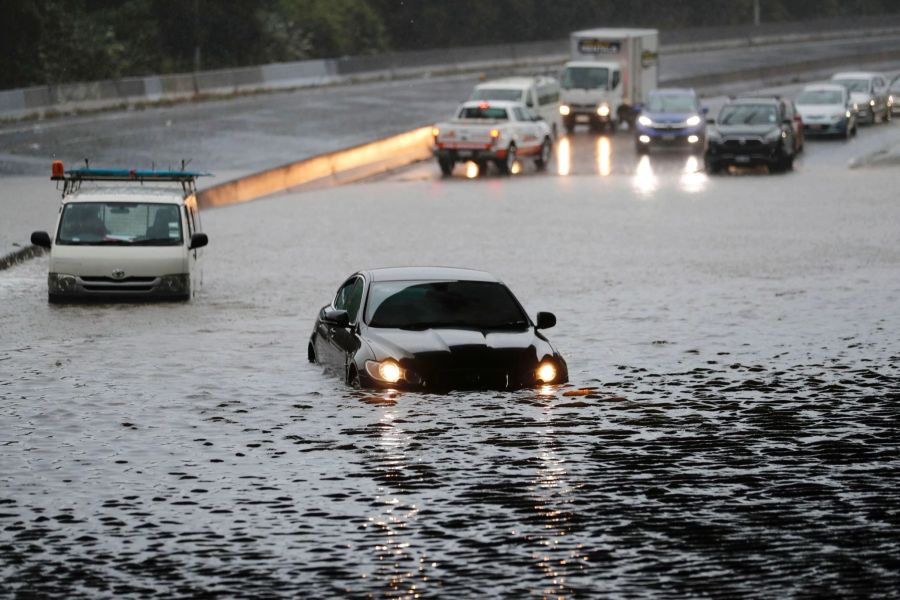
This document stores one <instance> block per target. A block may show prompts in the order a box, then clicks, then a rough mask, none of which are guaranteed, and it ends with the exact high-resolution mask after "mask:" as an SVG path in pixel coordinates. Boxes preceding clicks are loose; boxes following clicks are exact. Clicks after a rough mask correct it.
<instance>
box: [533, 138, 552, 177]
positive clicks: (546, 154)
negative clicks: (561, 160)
mask: <svg viewBox="0 0 900 600" xmlns="http://www.w3.org/2000/svg"><path fill="white" fill-rule="evenodd" d="M552 153H553V144H551V143H550V138H544V143H543V144H541V151H540V153H539V154H538V157H537V158H536V159H534V164H535V166H536V167H537V168H538V170H539V171H543V170H544V169H546V168H547V165H548V164H550V155H551V154H552Z"/></svg>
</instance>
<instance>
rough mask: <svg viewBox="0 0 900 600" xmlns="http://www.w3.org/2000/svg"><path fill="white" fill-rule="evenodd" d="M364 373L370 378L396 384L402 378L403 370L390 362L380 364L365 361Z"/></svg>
mask: <svg viewBox="0 0 900 600" xmlns="http://www.w3.org/2000/svg"><path fill="white" fill-rule="evenodd" d="M366 372H367V373H368V374H369V375H371V376H372V378H374V379H377V380H378V381H384V382H387V383H397V382H398V381H400V380H401V379H402V378H403V369H401V368H400V365H398V364H397V363H395V362H394V361H392V360H385V361H382V362H376V361H374V360H367V361H366Z"/></svg>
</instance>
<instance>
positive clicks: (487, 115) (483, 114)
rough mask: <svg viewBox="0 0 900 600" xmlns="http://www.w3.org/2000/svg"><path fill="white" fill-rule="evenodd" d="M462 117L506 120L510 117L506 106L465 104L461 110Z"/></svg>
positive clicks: (460, 116)
mask: <svg viewBox="0 0 900 600" xmlns="http://www.w3.org/2000/svg"><path fill="white" fill-rule="evenodd" d="M459 118H460V119H492V120H495V121H505V120H507V119H508V118H509V117H508V116H507V114H506V109H505V108H494V107H490V106H464V107H463V109H462V110H460V111H459Z"/></svg>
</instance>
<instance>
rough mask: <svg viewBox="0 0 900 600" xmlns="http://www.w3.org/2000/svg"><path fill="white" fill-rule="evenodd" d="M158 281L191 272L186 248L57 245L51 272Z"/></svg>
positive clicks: (52, 253) (51, 260) (53, 251)
mask: <svg viewBox="0 0 900 600" xmlns="http://www.w3.org/2000/svg"><path fill="white" fill-rule="evenodd" d="M114 270H121V271H124V277H159V276H161V275H172V274H175V273H185V272H187V270H188V261H187V253H186V252H185V250H184V246H75V245H73V246H67V245H60V244H54V246H53V249H52V250H51V252H50V272H54V273H68V274H69V275H80V276H97V277H109V276H110V275H111V274H112V272H113V271H114Z"/></svg>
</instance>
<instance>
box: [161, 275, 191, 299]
mask: <svg viewBox="0 0 900 600" xmlns="http://www.w3.org/2000/svg"><path fill="white" fill-rule="evenodd" d="M190 283H191V279H190V275H188V274H187V273H179V274H178V275H163V276H162V277H161V278H160V280H159V291H161V292H170V293H173V294H178V293H181V292H186V291H188V288H189V286H190Z"/></svg>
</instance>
